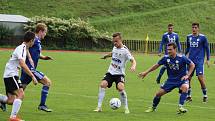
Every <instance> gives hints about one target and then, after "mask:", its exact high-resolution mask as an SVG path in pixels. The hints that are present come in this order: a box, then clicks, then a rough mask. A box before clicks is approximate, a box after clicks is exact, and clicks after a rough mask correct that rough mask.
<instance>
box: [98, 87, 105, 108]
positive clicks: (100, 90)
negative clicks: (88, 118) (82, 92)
mask: <svg viewBox="0 0 215 121" xmlns="http://www.w3.org/2000/svg"><path fill="white" fill-rule="evenodd" d="M104 97H105V88H101V87H99V95H98V108H101V107H102V101H103V99H104Z"/></svg>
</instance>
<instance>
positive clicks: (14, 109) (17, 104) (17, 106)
mask: <svg viewBox="0 0 215 121" xmlns="http://www.w3.org/2000/svg"><path fill="white" fill-rule="evenodd" d="M21 105H22V100H21V99H15V100H14V101H13V106H12V111H11V115H10V118H15V117H16V115H17V113H18V112H19V109H20V107H21Z"/></svg>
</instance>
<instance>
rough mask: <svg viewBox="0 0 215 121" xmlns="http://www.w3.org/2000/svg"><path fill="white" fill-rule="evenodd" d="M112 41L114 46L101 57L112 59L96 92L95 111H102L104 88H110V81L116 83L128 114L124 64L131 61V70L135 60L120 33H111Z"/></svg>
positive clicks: (133, 68) (133, 67) (134, 65)
mask: <svg viewBox="0 0 215 121" xmlns="http://www.w3.org/2000/svg"><path fill="white" fill-rule="evenodd" d="M113 43H114V47H113V50H112V52H111V53H109V54H107V55H105V56H104V57H102V59H106V58H108V57H112V61H111V63H110V66H109V69H108V72H107V73H106V74H105V76H104V78H103V80H102V81H101V83H100V87H99V94H98V106H97V108H96V110H94V111H96V112H101V111H102V108H101V107H102V101H103V98H104V96H105V90H106V88H107V87H108V88H110V87H111V86H112V83H113V82H115V83H116V88H117V90H118V91H119V94H120V99H121V102H122V103H123V104H124V106H125V114H129V113H130V112H129V109H128V101H127V94H126V92H125V86H124V84H125V66H126V62H127V61H128V60H129V61H130V62H131V68H130V70H131V71H132V72H134V71H135V69H136V61H135V59H134V57H133V56H132V55H131V53H130V52H129V50H128V48H127V47H126V46H125V45H123V43H122V37H121V33H114V34H113Z"/></svg>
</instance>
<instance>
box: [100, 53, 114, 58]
mask: <svg viewBox="0 0 215 121" xmlns="http://www.w3.org/2000/svg"><path fill="white" fill-rule="evenodd" d="M109 57H112V52H110V53H108V54H106V55H104V56H103V57H101V59H106V58H109Z"/></svg>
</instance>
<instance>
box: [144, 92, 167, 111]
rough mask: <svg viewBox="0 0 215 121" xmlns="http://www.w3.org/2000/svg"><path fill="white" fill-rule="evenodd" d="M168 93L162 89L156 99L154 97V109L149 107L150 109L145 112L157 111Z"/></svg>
mask: <svg viewBox="0 0 215 121" xmlns="http://www.w3.org/2000/svg"><path fill="white" fill-rule="evenodd" d="M166 93H167V92H166V91H165V90H164V89H163V88H160V90H159V91H158V92H157V93H156V94H155V97H154V99H153V103H152V107H149V109H147V110H146V111H145V112H147V113H149V112H153V111H155V110H156V108H157V106H158V104H159V102H160V100H161V97H162V96H163V95H165V94H166Z"/></svg>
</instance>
